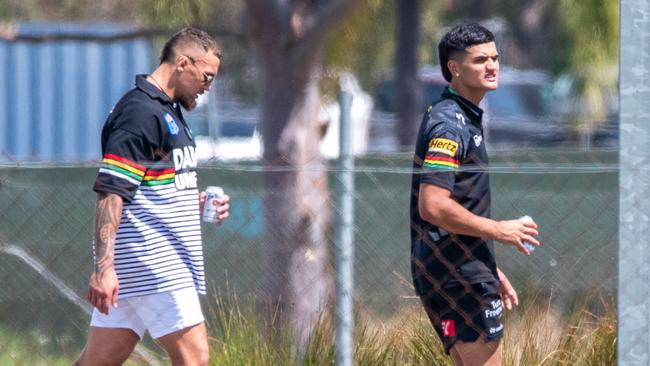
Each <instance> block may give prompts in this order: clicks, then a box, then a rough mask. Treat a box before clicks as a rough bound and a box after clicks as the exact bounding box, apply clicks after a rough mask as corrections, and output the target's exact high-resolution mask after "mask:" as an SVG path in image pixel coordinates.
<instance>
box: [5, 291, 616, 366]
mask: <svg viewBox="0 0 650 366" xmlns="http://www.w3.org/2000/svg"><path fill="white" fill-rule="evenodd" d="M595 300H597V301H595ZM614 301H615V300H614V298H605V299H602V298H599V297H596V296H587V297H584V300H583V301H582V302H580V303H578V304H575V305H574V306H573V307H572V308H573V310H572V311H569V312H568V313H562V312H560V311H559V310H557V308H556V307H554V306H552V305H550V303H551V301H550V299H548V297H546V298H544V297H543V296H541V295H540V296H538V297H537V298H529V299H525V300H523V301H522V303H521V304H520V305H519V307H518V308H517V310H516V311H514V312H509V313H507V315H506V319H505V322H506V333H505V334H506V335H505V337H504V340H503V350H504V354H503V356H504V362H503V365H504V366H519V365H526V366H534V365H539V366H563V365H576V366H583V365H584V366H592V365H593V366H596V365H598V366H608V365H615V364H616V312H615V307H614ZM253 303H254V302H253V301H241V300H240V299H238V298H237V297H236V296H234V295H226V296H216V297H215V298H214V300H213V302H212V304H211V305H210V306H208V308H209V311H208V314H207V318H208V329H209V333H210V335H211V338H210V348H211V357H210V358H211V361H210V364H211V365H214V366H231V365H232V366H235V365H237V366H242V365H243V366H246V365H251V366H253V365H255V366H265V365H269V366H270V365H273V366H276V365H283V366H284V365H286V366H301V365H304V366H320V365H334V364H335V357H336V348H335V345H334V342H333V336H332V335H333V334H334V332H333V326H332V324H331V323H330V322H328V321H326V320H325V321H321V322H320V324H319V326H318V327H317V328H316V329H315V331H314V332H313V333H312V335H311V337H310V339H309V340H307V341H306V343H305V344H304V345H303V346H300V347H297V346H295V345H294V344H293V343H292V337H291V332H290V331H289V330H288V328H289V327H286V326H280V325H279V324H281V321H280V320H279V319H280V318H281V317H280V316H277V314H275V316H271V317H261V316H259V315H257V314H259V311H257V310H256V309H255V306H254V305H242V304H253ZM356 320H357V324H358V325H357V327H356V329H355V335H354V340H355V344H354V364H355V365H359V366H364V365H368V366H370V365H372V366H375V365H388V366H390V365H395V366H397V365H410V366H419V365H434V366H435V365H440V366H451V365H452V363H451V359H450V358H449V357H447V356H446V355H445V354H444V351H443V349H442V345H441V343H440V341H439V340H438V338H437V337H436V336H435V333H434V332H433V328H432V327H431V325H430V324H429V321H428V318H427V317H426V315H425V314H424V312H423V311H422V309H421V308H420V307H413V308H411V309H402V310H401V311H400V312H399V313H398V314H395V315H394V316H393V317H392V318H391V319H388V320H383V321H382V320H378V318H377V317H374V316H372V315H371V314H369V312H367V311H365V312H358V314H357V316H356ZM47 342H49V343H52V342H54V343H53V344H45V343H47ZM65 343H66V342H59V343H57V341H56V340H54V341H53V340H51V339H50V340H46V339H45V338H44V337H43V336H42V335H38V334H34V333H29V332H27V333H24V334H23V333H20V334H14V332H10V331H8V330H7V329H6V328H0V365H36V366H40V365H43V366H44V365H55V366H57V365H70V364H71V363H72V362H73V361H74V359H75V358H76V356H77V354H78V352H79V350H76V349H75V350H70V349H58V350H56V351H53V349H56V344H65ZM53 345H54V346H53ZM137 364H138V362H137V361H136V359H135V358H134V357H132V359H131V360H130V361H129V362H128V363H127V365H137ZM161 364H163V365H167V364H169V363H168V361H166V360H165V359H164V356H162V355H161Z"/></svg>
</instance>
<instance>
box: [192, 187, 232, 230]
mask: <svg viewBox="0 0 650 366" xmlns="http://www.w3.org/2000/svg"><path fill="white" fill-rule="evenodd" d="M205 199H206V194H205V192H201V193H199V211H200V212H201V213H203V208H204V207H205ZM229 202H230V196H229V195H227V194H224V195H223V196H221V198H218V199H216V200H214V205H215V206H216V207H217V220H216V221H215V224H221V223H222V222H223V220H225V219H226V218H228V216H230V204H229Z"/></svg>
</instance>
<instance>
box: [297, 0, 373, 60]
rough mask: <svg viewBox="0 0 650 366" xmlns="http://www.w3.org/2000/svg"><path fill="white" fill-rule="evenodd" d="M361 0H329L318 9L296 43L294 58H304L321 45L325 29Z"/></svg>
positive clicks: (339, 19)
mask: <svg viewBox="0 0 650 366" xmlns="http://www.w3.org/2000/svg"><path fill="white" fill-rule="evenodd" d="M362 1H363V0H338V1H330V2H328V3H327V4H326V5H324V6H323V7H321V8H320V9H318V11H317V13H316V14H315V16H314V19H315V22H314V24H313V25H312V26H311V27H309V28H307V30H306V32H305V35H304V37H302V38H301V39H300V42H297V43H296V49H295V51H294V55H293V57H294V60H301V59H304V58H305V57H306V56H307V55H309V54H311V53H314V52H315V51H316V49H318V47H320V46H322V42H323V39H324V38H325V36H326V35H327V31H328V30H330V29H331V28H332V26H333V25H334V24H335V23H337V22H339V21H342V20H343V19H344V18H345V17H346V16H347V15H349V14H350V12H351V11H352V9H354V8H355V7H356V6H358V5H359V4H361V2H362Z"/></svg>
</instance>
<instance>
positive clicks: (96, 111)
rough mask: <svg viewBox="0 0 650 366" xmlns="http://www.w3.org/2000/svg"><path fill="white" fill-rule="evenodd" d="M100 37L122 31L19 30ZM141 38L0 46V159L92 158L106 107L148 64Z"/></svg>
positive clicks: (86, 28)
mask: <svg viewBox="0 0 650 366" xmlns="http://www.w3.org/2000/svg"><path fill="white" fill-rule="evenodd" d="M98 29H100V30H101V32H102V34H104V35H111V34H115V33H117V32H123V31H124V30H125V28H124V26H118V25H114V26H113V28H111V25H106V24H102V25H94V26H93V25H75V27H74V28H73V29H72V30H71V29H70V28H69V27H67V28H66V27H65V26H62V25H53V26H52V27H50V28H49V29H48V27H46V26H43V25H42V24H41V25H39V26H38V27H34V26H32V27H31V28H30V27H29V25H23V26H22V27H21V31H24V32H29V34H30V35H31V36H38V34H39V32H49V33H47V34H51V33H52V32H53V31H54V32H57V31H58V32H61V31H62V30H65V31H67V32H74V34H92V32H93V31H97V30H98ZM151 59H152V54H151V42H150V41H149V40H147V39H129V40H118V41H114V42H104V41H101V42H100V41H96V40H95V41H80V40H58V41H47V42H46V41H43V42H34V41H0V70H2V74H1V75H2V76H1V77H0V161H79V160H82V161H87V160H96V159H99V157H100V155H101V154H100V133H101V127H102V125H103V123H104V120H105V119H106V116H107V114H108V112H109V111H110V109H111V107H112V106H113V105H114V104H115V103H116V102H117V101H118V99H119V98H120V97H121V96H122V94H123V93H124V92H126V91H127V90H129V89H130V88H132V87H133V85H134V80H135V75H136V74H140V73H148V72H150V71H151V67H152V60H151Z"/></svg>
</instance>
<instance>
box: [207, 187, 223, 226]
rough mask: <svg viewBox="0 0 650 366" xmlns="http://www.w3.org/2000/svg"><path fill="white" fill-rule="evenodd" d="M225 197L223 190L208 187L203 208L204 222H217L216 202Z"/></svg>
mask: <svg viewBox="0 0 650 366" xmlns="http://www.w3.org/2000/svg"><path fill="white" fill-rule="evenodd" d="M222 196H223V188H221V187H217V186H208V187H207V188H206V189H205V205H204V206H203V215H202V218H203V221H205V222H211V223H213V224H214V223H215V222H217V206H215V205H214V201H215V200H216V199H219V198H221V197H222Z"/></svg>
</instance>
